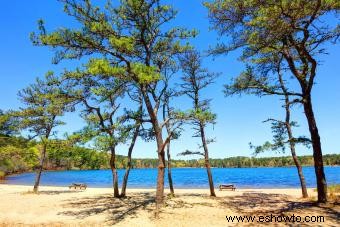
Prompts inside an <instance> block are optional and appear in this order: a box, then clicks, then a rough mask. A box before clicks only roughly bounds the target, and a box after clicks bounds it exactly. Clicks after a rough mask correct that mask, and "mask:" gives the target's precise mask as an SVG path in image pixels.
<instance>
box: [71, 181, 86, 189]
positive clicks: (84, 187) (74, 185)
mask: <svg viewBox="0 0 340 227" xmlns="http://www.w3.org/2000/svg"><path fill="white" fill-rule="evenodd" d="M68 188H69V189H72V188H73V189H77V188H79V189H83V190H85V189H86V188H87V185H86V184H83V183H72V184H71V185H70V186H68Z"/></svg>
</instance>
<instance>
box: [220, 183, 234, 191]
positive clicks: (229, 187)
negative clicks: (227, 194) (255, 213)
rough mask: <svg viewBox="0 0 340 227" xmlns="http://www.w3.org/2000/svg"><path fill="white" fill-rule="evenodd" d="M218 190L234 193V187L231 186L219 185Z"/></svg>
mask: <svg viewBox="0 0 340 227" xmlns="http://www.w3.org/2000/svg"><path fill="white" fill-rule="evenodd" d="M219 189H220V191H222V190H223V189H226V190H228V189H229V190H232V191H235V189H236V187H235V186H234V185H233V184H221V185H220V186H219Z"/></svg>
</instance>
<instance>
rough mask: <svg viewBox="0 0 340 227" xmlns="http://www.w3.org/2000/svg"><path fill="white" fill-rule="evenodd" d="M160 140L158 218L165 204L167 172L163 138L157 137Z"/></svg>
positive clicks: (157, 193)
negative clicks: (165, 176) (165, 177)
mask: <svg viewBox="0 0 340 227" xmlns="http://www.w3.org/2000/svg"><path fill="white" fill-rule="evenodd" d="M157 138H158V139H157V140H158V142H157V143H158V173H157V188H156V216H157V217H158V214H159V211H160V208H161V207H162V206H163V202H164V172H165V153H164V148H163V138H162V136H159V135H158V136H157Z"/></svg>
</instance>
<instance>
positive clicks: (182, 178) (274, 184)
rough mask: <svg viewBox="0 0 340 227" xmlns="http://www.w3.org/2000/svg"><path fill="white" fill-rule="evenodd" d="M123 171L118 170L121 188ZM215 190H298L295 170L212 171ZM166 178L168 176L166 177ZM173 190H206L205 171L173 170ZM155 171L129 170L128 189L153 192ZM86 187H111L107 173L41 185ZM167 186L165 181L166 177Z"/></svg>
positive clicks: (329, 174) (47, 179)
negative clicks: (227, 186) (226, 186)
mask: <svg viewBox="0 0 340 227" xmlns="http://www.w3.org/2000/svg"><path fill="white" fill-rule="evenodd" d="M124 172H125V170H119V171H118V174H119V183H120V184H121V182H122V178H123V175H124ZM303 172H304V175H305V178H306V182H307V187H315V186H316V183H315V173H314V168H313V167H304V168H303ZM325 172H326V178H327V182H328V184H340V167H325ZM212 173H213V178H214V183H215V186H218V185H219V184H229V183H232V184H235V185H236V186H237V187H238V188H292V187H300V183H299V179H298V175H297V171H296V168H295V167H282V168H281V167H273V168H213V169H212ZM166 175H167V173H166ZM172 175H173V181H174V187H175V188H206V187H208V180H207V174H206V170H205V169H204V168H175V169H172ZM34 178H35V173H24V174H19V175H13V176H9V177H8V178H7V180H6V182H5V183H7V184H17V185H33V182H34ZM156 178H157V169H132V170H131V171H130V175H129V181H128V187H129V188H154V187H155V186H156ZM74 182H80V183H86V184H87V185H88V186H89V187H111V185H112V176H111V171H110V170H73V171H53V172H52V171H51V172H44V173H43V174H42V177H41V185H45V186H68V185H69V184H71V183H74ZM165 182H166V186H168V184H167V177H166V180H165Z"/></svg>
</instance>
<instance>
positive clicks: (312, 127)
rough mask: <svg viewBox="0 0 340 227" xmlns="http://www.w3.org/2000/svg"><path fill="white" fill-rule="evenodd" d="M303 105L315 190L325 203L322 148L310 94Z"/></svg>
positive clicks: (325, 189) (321, 201) (320, 199)
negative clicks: (314, 177)
mask: <svg viewBox="0 0 340 227" xmlns="http://www.w3.org/2000/svg"><path fill="white" fill-rule="evenodd" d="M303 107H304V110H305V115H306V118H307V121H308V127H309V132H310V135H311V139H312V145H313V157H314V168H315V175H316V183H317V191H318V202H319V203H325V202H327V183H326V177H325V172H324V168H323V160H322V159H323V158H322V150H321V142H320V136H319V131H318V128H317V126H316V120H315V117H314V112H313V107H312V101H311V98H310V96H308V97H307V98H305V100H304V103H303Z"/></svg>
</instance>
